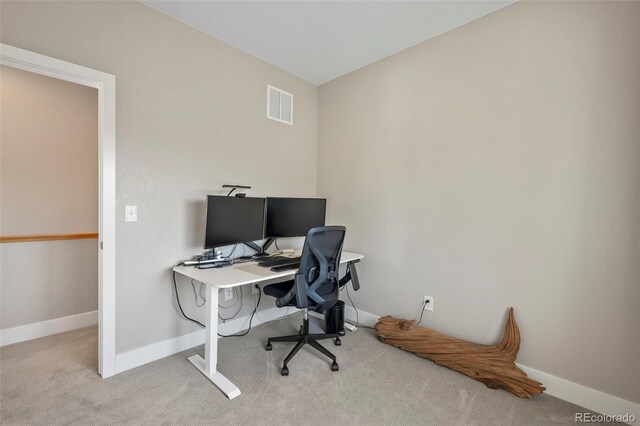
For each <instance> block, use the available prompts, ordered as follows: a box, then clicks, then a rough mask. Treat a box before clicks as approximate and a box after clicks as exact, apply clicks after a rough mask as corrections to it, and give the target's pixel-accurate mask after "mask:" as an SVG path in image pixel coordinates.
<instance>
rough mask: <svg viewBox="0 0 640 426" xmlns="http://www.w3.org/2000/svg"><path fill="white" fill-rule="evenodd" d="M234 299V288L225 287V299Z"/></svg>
mask: <svg viewBox="0 0 640 426" xmlns="http://www.w3.org/2000/svg"><path fill="white" fill-rule="evenodd" d="M231 299H233V289H232V288H225V289H224V300H231Z"/></svg>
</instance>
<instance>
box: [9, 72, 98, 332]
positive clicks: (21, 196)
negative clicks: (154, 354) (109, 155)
mask: <svg viewBox="0 0 640 426" xmlns="http://www.w3.org/2000/svg"><path fill="white" fill-rule="evenodd" d="M0 94H1V96H0V99H1V104H0V122H1V123H2V126H1V127H0V206H1V211H2V213H1V214H0V235H3V236H7V235H34V234H70V233H94V232H98V93H97V90H96V89H93V88H90V87H85V86H81V85H78V84H73V83H69V82H66V81H62V80H57V79H54V78H50V77H45V76H42V75H39V74H34V73H30V72H27V71H22V70H18V69H15V68H10V67H4V66H3V67H1V68H0ZM0 262H1V264H2V268H1V270H0V294H1V296H2V297H1V298H0V299H1V304H0V307H1V316H0V328H1V329H8V328H13V327H17V326H21V325H26V324H32V323H36V322H41V321H46V320H51V319H56V318H61V317H66V316H70V315H75V314H80V313H85V312H91V311H95V310H96V309H97V308H98V251H97V240H96V239H92V240H73V241H47V242H21V243H3V244H0Z"/></svg>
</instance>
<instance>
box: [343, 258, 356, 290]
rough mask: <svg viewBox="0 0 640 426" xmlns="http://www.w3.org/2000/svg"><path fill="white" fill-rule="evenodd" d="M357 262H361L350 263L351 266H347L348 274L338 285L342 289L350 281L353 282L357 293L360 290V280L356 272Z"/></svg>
mask: <svg viewBox="0 0 640 426" xmlns="http://www.w3.org/2000/svg"><path fill="white" fill-rule="evenodd" d="M357 262H359V260H358V261H355V262H350V263H349V264H347V273H346V274H345V275H344V277H342V279H341V280H340V281H339V283H338V285H339V286H340V287H343V286H344V285H346V284H347V283H348V282H349V281H351V285H352V286H353V289H354V290H355V291H358V290H360V280H359V279H358V271H357V270H356V263H357Z"/></svg>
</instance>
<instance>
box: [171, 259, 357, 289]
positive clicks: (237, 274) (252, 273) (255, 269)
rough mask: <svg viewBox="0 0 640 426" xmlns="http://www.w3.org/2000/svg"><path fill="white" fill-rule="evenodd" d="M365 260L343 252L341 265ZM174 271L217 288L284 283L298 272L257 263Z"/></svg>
mask: <svg viewBox="0 0 640 426" xmlns="http://www.w3.org/2000/svg"><path fill="white" fill-rule="evenodd" d="M363 258H364V256H363V255H361V254H357V253H349V252H346V251H343V252H342V256H340V264H344V263H348V262H353V261H354V260H359V259H363ZM173 270H174V271H176V272H177V273H179V274H182V275H184V276H186V277H189V278H192V279H194V280H196V281H199V282H201V283H204V284H206V285H209V286H213V287H217V288H226V287H236V286H239V285H245V284H253V283H258V282H263V281H271V280H273V281H284V280H283V278H288V277H293V276H294V275H295V274H296V272H297V270H296V269H289V270H287V271H281V272H273V271H272V270H271V269H269V268H263V267H262V266H258V263H257V262H245V263H237V264H235V265H231V266H225V267H222V268H209V269H198V268H195V267H193V266H176V267H175V268H173Z"/></svg>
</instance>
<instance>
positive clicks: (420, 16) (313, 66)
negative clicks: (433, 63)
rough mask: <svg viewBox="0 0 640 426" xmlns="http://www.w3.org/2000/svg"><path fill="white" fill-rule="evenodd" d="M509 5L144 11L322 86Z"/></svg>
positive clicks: (226, 5)
mask: <svg viewBox="0 0 640 426" xmlns="http://www.w3.org/2000/svg"><path fill="white" fill-rule="evenodd" d="M514 1H515V0H506V1H488V0H486V1H480V0H476V1H451V0H449V1H391V0H387V1H202V0H200V1H189V0H187V1H184V0H181V1H177V0H170V1H165V0H143V3H145V4H147V5H148V6H150V7H153V8H154V9H157V10H159V11H161V12H164V13H166V14H168V15H170V16H173V17H174V18H176V19H179V20H180V21H183V22H185V23H187V24H189V25H191V26H192V27H194V28H197V29H199V30H201V31H203V32H205V33H207V34H209V35H211V36H213V37H215V38H217V39H219V40H222V41H224V42H226V43H228V44H230V45H232V46H234V47H237V48H238V49H240V50H243V51H245V52H247V53H250V54H252V55H254V56H257V57H258V58H260V59H262V60H264V61H266V62H269V63H270V64H273V65H275V66H277V67H279V68H282V69H284V70H286V71H289V72H290V73H292V74H295V75H297V76H298V77H301V78H303V79H305V80H307V81H309V82H311V83H313V84H316V85H319V84H322V83H325V82H327V81H329V80H333V79H334V78H336V77H339V76H341V75H343V74H346V73H348V72H351V71H353V70H356V69H358V68H361V67H363V66H365V65H368V64H370V63H372V62H375V61H377V60H379V59H382V58H384V57H386V56H389V55H391V54H393V53H396V52H399V51H401V50H403V49H406V48H407V47H410V46H413V45H414V44H417V43H420V42H422V41H424V40H427V39H429V38H431V37H434V36H437V35H439V34H442V33H444V32H446V31H449V30H451V29H453V28H456V27H459V26H460V25H463V24H466V23H467V22H470V21H473V20H474V19H478V18H480V17H482V16H484V15H487V14H489V13H491V12H494V11H496V10H498V9H500V8H502V7H505V6H507V5H509V4H511V3H513V2H514Z"/></svg>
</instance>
